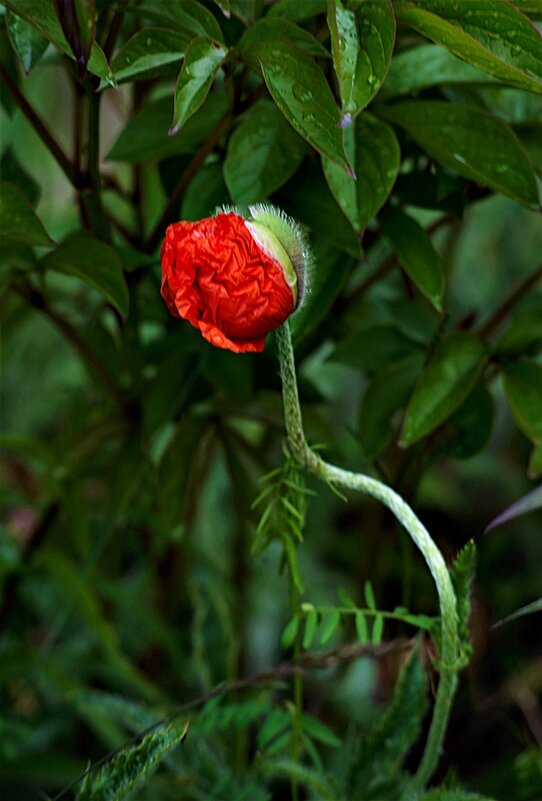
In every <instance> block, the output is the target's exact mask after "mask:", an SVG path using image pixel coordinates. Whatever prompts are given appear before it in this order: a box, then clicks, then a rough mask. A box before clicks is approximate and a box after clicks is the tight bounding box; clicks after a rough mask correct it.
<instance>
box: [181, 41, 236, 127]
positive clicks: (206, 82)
mask: <svg viewBox="0 0 542 801" xmlns="http://www.w3.org/2000/svg"><path fill="white" fill-rule="evenodd" d="M227 54H228V51H227V50H226V49H225V48H224V47H222V46H220V45H218V44H215V42H212V41H211V40H210V39H204V38H197V39H193V40H192V41H191V42H190V44H189V46H188V49H187V51H186V55H185V57H184V62H183V66H182V69H181V72H180V73H179V78H178V80H177V85H176V87H175V107H174V110H173V122H172V123H171V127H170V129H169V135H170V136H174V135H175V134H176V133H177V132H178V131H179V130H180V129H181V128H182V126H183V125H184V124H185V122H186V121H187V120H188V119H189V118H190V117H191V116H192V115H193V114H194V113H195V112H196V111H197V110H198V109H199V108H200V106H201V105H202V104H203V103H204V101H205V98H206V97H207V95H208V93H209V89H210V88H211V86H212V83H213V81H214V78H215V75H216V73H217V71H218V69H219V67H220V65H221V64H222V62H223V61H224V59H225V58H226V56H227Z"/></svg>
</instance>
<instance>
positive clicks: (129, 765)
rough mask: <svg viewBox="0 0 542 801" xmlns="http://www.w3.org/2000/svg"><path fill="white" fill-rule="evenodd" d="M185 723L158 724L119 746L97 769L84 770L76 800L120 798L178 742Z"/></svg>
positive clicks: (181, 737)
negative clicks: (135, 741)
mask: <svg viewBox="0 0 542 801" xmlns="http://www.w3.org/2000/svg"><path fill="white" fill-rule="evenodd" d="M187 731H188V724H186V726H185V727H184V728H183V729H182V730H179V729H177V728H176V727H174V726H172V725H169V726H162V727H160V728H157V729H156V730H155V731H152V732H151V733H150V734H147V735H146V737H144V738H143V740H142V741H141V742H140V743H138V744H137V745H131V746H128V747H127V748H123V749H122V750H121V751H120V752H119V753H118V754H117V755H116V756H115V757H113V759H112V760H111V761H109V762H106V764H105V765H104V766H103V767H102V768H100V770H99V771H98V772H93V771H90V772H89V773H87V775H86V776H85V778H84V780H83V784H82V785H81V789H80V790H79V793H78V794H77V801H121V799H123V798H125V796H126V795H127V794H128V793H129V792H130V791H131V790H132V789H133V788H135V787H137V786H138V785H139V784H141V783H142V782H144V781H145V780H146V779H147V778H148V777H149V776H150V774H152V772H153V771H154V770H155V769H156V767H157V766H158V764H159V762H160V761H161V760H162V759H163V758H164V757H165V756H166V755H167V754H169V752H170V751H172V750H173V749H174V748H175V746H177V745H179V743H182V741H183V740H184V738H185V737H186V734H187Z"/></svg>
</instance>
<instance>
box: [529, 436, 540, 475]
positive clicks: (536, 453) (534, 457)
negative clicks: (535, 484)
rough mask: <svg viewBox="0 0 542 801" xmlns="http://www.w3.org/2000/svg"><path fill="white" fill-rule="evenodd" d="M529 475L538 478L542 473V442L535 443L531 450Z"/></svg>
mask: <svg viewBox="0 0 542 801" xmlns="http://www.w3.org/2000/svg"><path fill="white" fill-rule="evenodd" d="M527 475H528V476H529V478H538V476H540V475H542V442H541V443H540V445H535V446H534V448H533V450H532V451H531V457H530V459H529V466H528V468H527Z"/></svg>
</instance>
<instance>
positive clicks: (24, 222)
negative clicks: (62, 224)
mask: <svg viewBox="0 0 542 801" xmlns="http://www.w3.org/2000/svg"><path fill="white" fill-rule="evenodd" d="M0 230H1V231H2V235H3V236H5V237H6V239H9V240H11V241H14V242H22V243H23V244H25V245H34V246H41V247H51V245H52V244H54V243H53V241H52V239H51V238H50V237H49V235H48V234H47V231H46V230H45V228H44V227H43V225H42V223H41V221H40V219H39V217H38V216H37V214H36V212H35V211H34V209H33V208H32V206H31V205H30V203H29V202H28V200H27V198H26V197H25V195H23V193H22V192H21V190H20V189H19V188H18V187H17V186H15V185H14V184H10V183H8V182H7V181H0Z"/></svg>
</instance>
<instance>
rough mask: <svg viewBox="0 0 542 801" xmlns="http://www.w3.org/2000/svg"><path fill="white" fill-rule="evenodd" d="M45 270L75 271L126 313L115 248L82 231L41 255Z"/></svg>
mask: <svg viewBox="0 0 542 801" xmlns="http://www.w3.org/2000/svg"><path fill="white" fill-rule="evenodd" d="M42 266H43V267H44V268H45V269H46V270H55V271H57V272H61V273H66V274H68V275H74V276H76V277H77V278H80V279H81V280H82V281H84V282H85V283H86V284H88V286H90V287H92V289H95V290H96V291H98V292H99V293H100V294H101V295H102V296H103V297H104V298H105V299H106V300H107V301H108V302H109V303H111V304H112V305H113V306H115V308H116V309H117V310H118V311H119V312H120V314H121V315H122V316H123V317H126V316H127V314H128V300H129V298H128V287H127V286H126V281H125V280H124V275H123V271H122V264H121V262H120V259H119V257H118V255H117V253H116V251H115V250H113V248H112V247H110V246H109V245H106V244H104V243H103V242H99V241H97V240H95V239H91V238H90V237H88V236H86V235H84V234H74V235H73V236H71V237H69V238H68V239H67V240H65V241H64V242H63V243H62V244H61V245H59V247H58V248H57V249H56V250H55V251H53V253H50V254H49V255H47V256H46V257H45V258H44V259H42Z"/></svg>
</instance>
